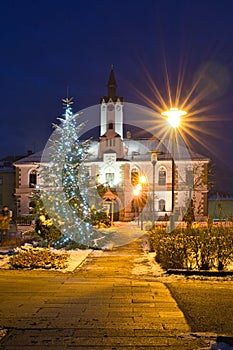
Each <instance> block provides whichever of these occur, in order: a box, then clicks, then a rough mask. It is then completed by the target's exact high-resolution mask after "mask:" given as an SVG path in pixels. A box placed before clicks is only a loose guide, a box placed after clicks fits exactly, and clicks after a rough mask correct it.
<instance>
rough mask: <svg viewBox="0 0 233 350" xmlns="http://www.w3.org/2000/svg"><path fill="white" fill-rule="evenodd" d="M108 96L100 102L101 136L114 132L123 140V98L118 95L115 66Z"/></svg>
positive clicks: (110, 78)
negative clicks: (110, 131)
mask: <svg viewBox="0 0 233 350" xmlns="http://www.w3.org/2000/svg"><path fill="white" fill-rule="evenodd" d="M107 87H108V96H103V97H102V98H101V101H100V108H101V117H100V136H103V135H105V134H106V133H107V132H108V130H114V131H115V132H116V133H117V134H118V135H119V136H120V138H121V139H123V97H119V96H117V94H116V88H117V84H116V80H115V75H114V70H113V66H112V68H111V71H110V75H109V80H108V85H107Z"/></svg>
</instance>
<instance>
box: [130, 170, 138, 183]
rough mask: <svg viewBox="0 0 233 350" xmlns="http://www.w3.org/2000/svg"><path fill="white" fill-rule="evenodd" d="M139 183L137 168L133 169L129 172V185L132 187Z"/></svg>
mask: <svg viewBox="0 0 233 350" xmlns="http://www.w3.org/2000/svg"><path fill="white" fill-rule="evenodd" d="M138 182H139V171H138V169H137V168H133V169H132V171H131V184H132V185H133V186H135V185H137V184H138Z"/></svg>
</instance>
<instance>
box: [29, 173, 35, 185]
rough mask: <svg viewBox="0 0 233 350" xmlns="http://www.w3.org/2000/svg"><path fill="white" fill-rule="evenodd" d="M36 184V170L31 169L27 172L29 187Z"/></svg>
mask: <svg viewBox="0 0 233 350" xmlns="http://www.w3.org/2000/svg"><path fill="white" fill-rule="evenodd" d="M36 184H37V173H36V170H32V171H31V172H30V174H29V187H35V185H36Z"/></svg>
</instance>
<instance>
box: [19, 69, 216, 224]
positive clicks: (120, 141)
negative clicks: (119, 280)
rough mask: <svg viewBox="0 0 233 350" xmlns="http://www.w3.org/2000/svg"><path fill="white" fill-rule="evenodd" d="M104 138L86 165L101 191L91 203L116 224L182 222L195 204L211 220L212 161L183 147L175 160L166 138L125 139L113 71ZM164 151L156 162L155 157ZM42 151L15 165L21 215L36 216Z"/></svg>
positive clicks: (103, 103)
mask: <svg viewBox="0 0 233 350" xmlns="http://www.w3.org/2000/svg"><path fill="white" fill-rule="evenodd" d="M99 119H100V135H99V139H98V140H96V141H92V142H91V144H90V149H89V157H88V159H87V161H86V162H85V166H86V167H87V170H88V174H89V178H90V188H92V189H93V188H95V189H96V196H92V199H91V203H90V205H100V204H101V205H104V206H105V208H106V210H107V212H108V213H109V215H111V218H112V220H115V221H117V220H120V221H121V220H122V221H130V220H133V219H134V218H135V217H137V216H138V215H139V214H140V215H143V219H144V220H148V221H150V220H152V216H153V218H155V219H156V220H157V219H160V220H162V219H166V218H167V217H169V216H170V215H171V213H172V212H173V213H174V215H175V218H176V220H182V219H183V216H184V214H185V212H186V210H187V206H188V205H189V202H190V200H191V199H192V200H193V203H194V212H195V218H196V220H201V219H204V218H205V217H206V216H207V193H208V188H207V169H208V163H209V159H208V158H205V157H203V156H201V155H199V154H197V153H195V152H191V151H189V157H187V155H186V153H185V152H184V153H183V155H182V147H181V149H179V157H178V158H177V159H176V161H175V162H173V161H172V156H171V154H170V152H169V151H168V150H167V149H166V147H165V146H164V145H162V144H161V142H160V140H158V139H157V138H155V137H151V138H148V137H147V138H142V137H140V138H133V137H132V134H131V133H130V132H126V135H124V100H123V98H122V97H120V96H118V95H117V85H116V81H115V76H114V71H113V69H111V72H110V76H109V81H108V94H107V95H106V96H103V97H102V98H101V100H100V105H99ZM155 150H156V151H159V152H160V154H159V155H158V159H157V161H156V162H155V163H154V164H153V163H152V161H151V155H152V153H153V152H154V151H155ZM41 155H42V152H37V153H35V154H33V155H30V156H28V157H25V158H23V159H21V160H19V161H17V162H15V167H16V191H15V195H16V198H17V213H18V216H21V215H28V214H29V213H30V205H31V204H30V202H31V200H30V194H31V192H32V190H33V188H34V186H35V185H36V184H39V182H40V181H39V177H38V165H39V163H40V158H41Z"/></svg>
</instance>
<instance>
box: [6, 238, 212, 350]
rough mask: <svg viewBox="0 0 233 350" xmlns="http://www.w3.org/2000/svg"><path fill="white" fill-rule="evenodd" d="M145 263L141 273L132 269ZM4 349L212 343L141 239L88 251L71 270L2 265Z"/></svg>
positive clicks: (131, 348)
mask: <svg viewBox="0 0 233 350" xmlns="http://www.w3.org/2000/svg"><path fill="white" fill-rule="evenodd" d="M139 260H140V262H141V263H142V262H143V265H144V266H145V271H146V275H145V276H142V275H137V274H134V272H135V269H136V270H137V263H138V261H139ZM0 286H1V288H0V298H1V313H0V327H1V328H2V330H0V337H1V335H2V339H1V340H0V349H2V350H20V349H24V350H25V349H27V350H34V349H35V350H44V349H53V350H55V349H80V350H81V349H82V350H98V349H102V350H152V349H153V350H154V349H159V350H165V349H170V350H174V349H182V350H192V349H210V346H209V345H208V342H207V341H206V340H205V339H202V338H198V337H195V336H193V335H192V334H190V329H189V326H188V325H187V323H186V321H185V318H184V316H183V313H182V312H181V310H180V309H179V308H178V306H177V304H176V302H175V300H174V299H173V298H172V296H171V295H170V293H169V291H168V289H167V288H166V287H165V285H164V284H163V283H162V282H159V281H158V279H156V278H155V277H153V274H152V271H150V264H149V261H148V259H147V255H146V254H145V253H144V252H143V250H142V247H141V241H140V240H137V241H135V242H133V243H131V244H128V245H127V246H124V247H120V248H117V249H114V250H112V251H105V252H103V253H102V252H99V251H93V252H92V253H91V255H89V256H88V258H87V259H86V260H85V262H84V263H83V264H82V265H81V267H79V268H78V269H77V270H75V271H74V272H73V273H62V272H52V271H48V272H46V271H24V272H23V271H0Z"/></svg>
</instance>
